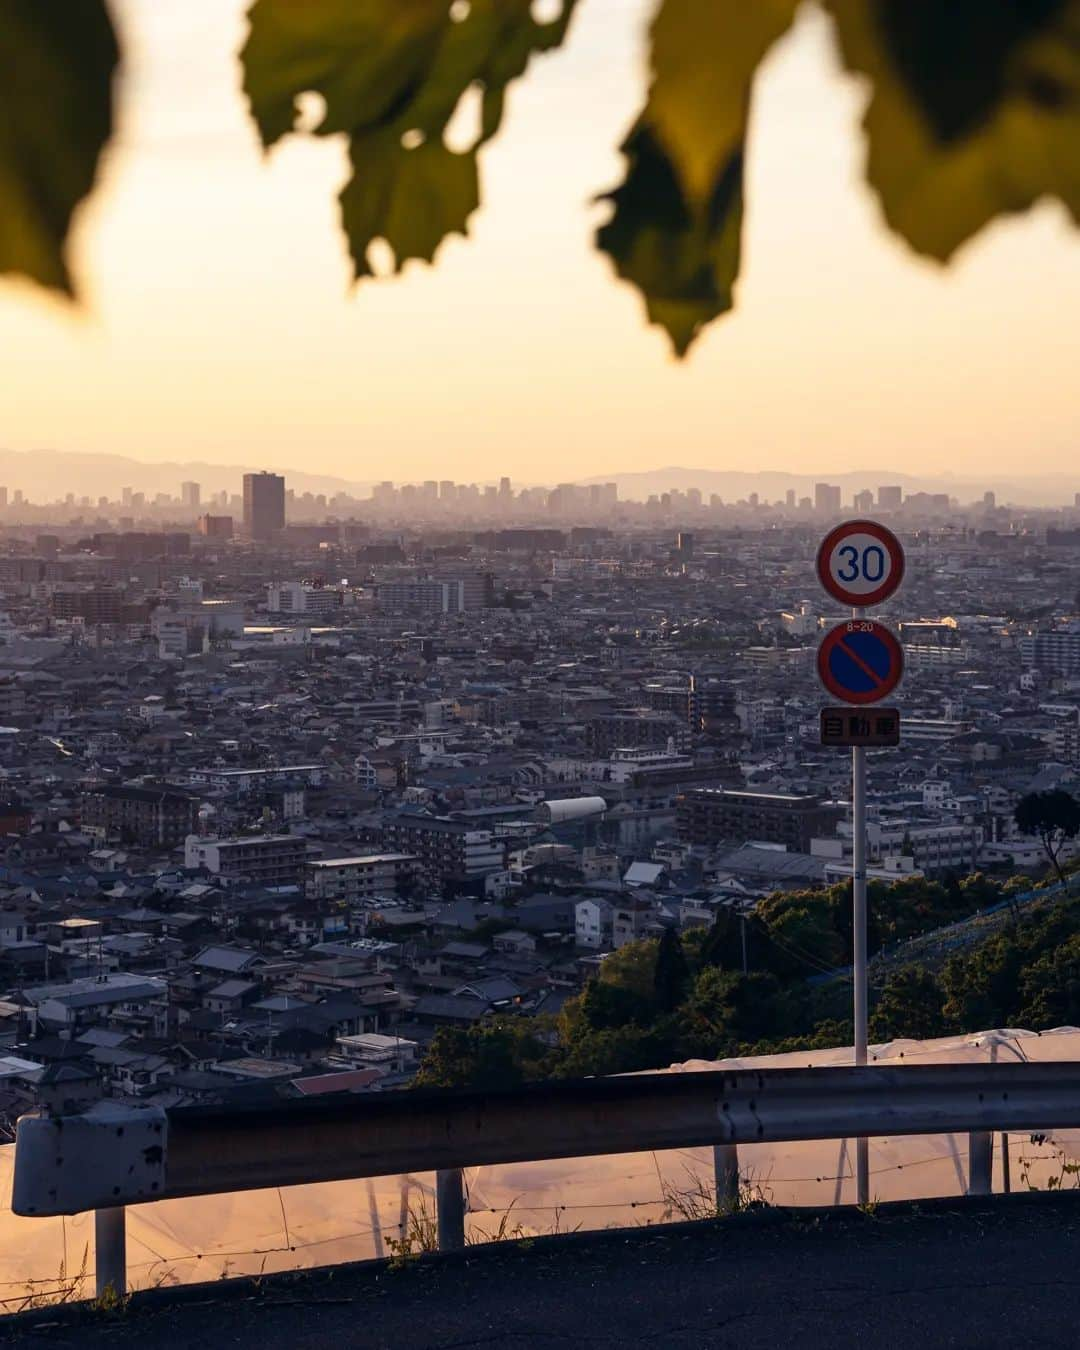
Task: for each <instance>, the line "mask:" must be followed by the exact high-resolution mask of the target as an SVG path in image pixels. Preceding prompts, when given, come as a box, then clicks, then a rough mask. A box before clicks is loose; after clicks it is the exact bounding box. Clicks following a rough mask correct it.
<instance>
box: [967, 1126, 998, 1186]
mask: <svg viewBox="0 0 1080 1350" xmlns="http://www.w3.org/2000/svg"><path fill="white" fill-rule="evenodd" d="M993 1165H994V1136H993V1135H992V1134H991V1133H990V1132H989V1130H972V1131H971V1132H970V1133H969V1134H968V1195H990V1194H992V1193H993V1189H994V1183H993V1173H992V1169H993Z"/></svg>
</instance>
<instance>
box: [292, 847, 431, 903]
mask: <svg viewBox="0 0 1080 1350" xmlns="http://www.w3.org/2000/svg"><path fill="white" fill-rule="evenodd" d="M419 861H420V860H419V859H418V858H417V856H416V855H415V854H413V853H366V854H362V855H360V856H358V857H353V858H320V859H317V860H315V861H312V862H309V863H308V864H307V865H306V866H305V868H304V891H305V894H306V895H307V897H308V899H310V900H342V901H344V902H345V903H347V904H353V903H355V902H356V901H359V900H366V899H368V898H371V897H374V896H390V895H393V894H394V893H395V892H396V891H397V890H398V889H399V888H400V887H401V886H403V885H407V884H408V883H409V882H410V881H411V880H412V879H413V877H414V876H415V875H416V871H417V868H418V866H419Z"/></svg>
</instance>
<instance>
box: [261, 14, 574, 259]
mask: <svg viewBox="0 0 1080 1350" xmlns="http://www.w3.org/2000/svg"><path fill="white" fill-rule="evenodd" d="M575 3H576V0H564V4H563V8H562V12H561V13H560V15H559V16H558V17H557V18H556V19H553V20H552V21H551V22H548V23H541V22H537V20H535V19H534V18H533V17H532V12H531V10H532V5H531V0H471V3H465V2H464V0H458V3H457V4H451V3H450V0H304V2H303V3H298V2H297V0H255V4H254V5H253V6H252V9H251V14H250V18H251V33H250V36H249V38H248V41H247V44H246V45H245V48H244V52H243V61H244V87H245V89H246V91H247V95H248V98H249V100H250V102H251V109H252V113H253V115H254V117H255V121H256V123H257V124H258V127H259V131H260V134H261V136H262V138H263V141H264V143H265V144H266V145H272V144H273V143H274V142H275V141H276V140H277V139H279V138H280V137H281V136H283V135H284V134H285V133H286V132H288V131H290V130H291V129H292V127H293V125H294V123H295V118H296V99H297V96H298V95H300V94H302V93H305V92H309V91H314V92H317V93H319V94H321V95H322V96H323V98H324V99H325V101H326V116H325V118H324V120H323V121H322V122H321V123H320V125H319V127H318V128H317V131H318V133H319V134H320V135H330V134H334V133H336V132H345V133H347V134H348V136H349V137H350V142H351V144H350V158H351V161H352V165H353V177H352V178H351V179H350V181H349V182H348V183H347V184H346V186H345V188H344V190H343V192H342V194H341V202H342V215H343V223H344V226H345V231H346V235H347V237H348V240H349V247H350V250H351V253H352V257H353V261H354V264H355V267H356V272H357V275H359V276H363V275H366V274H368V273H369V272H370V270H371V269H370V266H369V264H368V260H367V252H368V247H369V245H370V244H371V242H372V240H374V239H377V238H382V239H385V240H386V242H387V243H388V244H389V245H390V247H391V248H392V249H393V251H394V259H395V266H396V267H397V268H400V267H401V265H402V264H403V263H404V262H405V261H406V260H407V259H409V258H423V259H426V260H428V261H430V260H431V258H433V256H434V254H435V250H436V249H437V247H438V245H439V244H440V242H441V241H442V240H443V239H444V238H445V237H446V236H447V235H448V234H464V233H465V232H466V228H467V223H468V218H469V216H470V215H471V214H472V212H473V211H474V210H475V209H476V207H477V205H478V204H479V187H478V178H477V165H476V150H477V149H478V147H479V146H480V145H482V144H483V143H484V141H486V140H488V139H490V137H491V136H493V135H494V134H495V132H496V131H497V130H498V127H499V123H500V120H501V117H502V106H503V96H504V93H505V89H506V86H507V84H509V82H510V81H511V80H512V79H514V78H515V77H516V76H518V75H520V74H521V73H522V72H523V71H524V70H525V67H526V66H527V64H528V61H529V57H530V56H531V55H532V53H533V52H537V51H543V50H546V49H547V48H550V47H554V46H557V45H558V43H559V42H561V41H562V38H563V36H564V35H565V33H566V29H567V25H568V24H569V22H570V17H571V14H572V12H573V8H574V5H575ZM473 88H478V89H479V90H480V91H481V97H482V107H481V125H480V129H479V136H478V140H477V142H476V144H475V145H473V146H472V147H471V148H470V149H469V150H467V151H464V152H460V153H458V152H454V151H452V150H450V149H448V148H447V146H446V145H445V144H444V142H443V133H444V132H445V130H446V127H447V124H448V123H449V122H450V119H451V118H452V117H453V115H454V111H455V109H456V108H457V106H458V103H459V101H460V100H461V98H462V96H463V95H464V94H465V93H466V92H467V91H468V90H470V89H473Z"/></svg>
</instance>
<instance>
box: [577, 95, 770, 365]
mask: <svg viewBox="0 0 1080 1350" xmlns="http://www.w3.org/2000/svg"><path fill="white" fill-rule="evenodd" d="M623 153H624V154H625V155H626V158H627V162H628V169H627V174H626V181H625V182H624V183H623V184H622V186H621V187H619V188H616V190H615V191H614V192H613V193H611V196H610V200H611V201H612V202H614V204H615V212H614V215H613V216H612V218H611V220H610V222H609V223H608V224H607V225H604V226H603V227H602V228H601V229H600V231H599V233H598V234H597V243H598V244H599V245H600V247H601V248H602V249H603V250H604V252H605V253H608V254H610V255H611V258H612V260H613V262H614V263H615V269H616V271H617V272H618V274H619V276H620V277H622V278H623V280H624V281H630V282H633V284H634V285H635V286H636V287H637V288H638V290H640V291H641V293H642V295H643V296H644V298H645V311H646V313H647V314H648V316H649V322H650V323H655V324H659V325H660V327H662V328H664V329H666V331H667V334H668V336H669V337H670V339H671V344H672V346H673V347H674V349H675V352H676V355H678V356H684V355H685V354H686V352H687V351H688V349H689V347H690V344H691V343H692V342H693V340H694V338H695V337H696V336H697V335H698V333H699V332H700V330H701V328H702V326H703V325H704V324H706V323H708V322H709V321H710V320H711V319H715V318H716V316H717V315H718V314H723V313H724V311H725V310H728V309H730V308H731V305H732V287H733V285H734V282H735V278H736V277H737V275H738V272H739V250H740V236H741V233H742V172H743V165H742V153H741V151H737V152H736V154H735V155H733V156H732V157H731V158H730V159H729V160H728V164H727V169H726V171H725V172H724V173H723V174H722V175H721V177H720V178H719V180H718V181H717V183H716V185H715V188H714V191H713V195H712V197H711V199H710V200H709V202H707V203H705V204H704V205H702V206H698V205H696V204H691V203H690V202H688V200H687V198H686V195H685V193H684V192H683V190H682V187H681V184H680V182H679V179H678V177H677V175H676V173H675V169H674V166H673V164H672V162H671V160H670V159H669V158H668V156H667V155H666V153H665V152H664V149H663V147H662V146H661V145H660V144H659V143H658V142H657V140H656V138H655V136H654V134H653V132H652V130H651V129H650V127H649V126H648V125H647V124H646V123H645V122H644V121H642V122H641V123H639V124H638V126H637V127H636V128H635V129H634V131H633V132H632V133H631V135H630V138H629V140H628V141H627V143H626V145H625V146H624V147H623Z"/></svg>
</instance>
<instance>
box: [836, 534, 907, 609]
mask: <svg viewBox="0 0 1080 1350" xmlns="http://www.w3.org/2000/svg"><path fill="white" fill-rule="evenodd" d="M817 571H818V577H819V579H820V581H821V584H822V586H824V588H825V590H826V591H828V593H829V594H830V595H831V596H832V597H833V599H834V600H839V601H840V602H841V603H842V604H846V605H852V606H854V607H855V608H864V607H866V606H868V605H876V604H879V603H880V602H881V601H882V600H885V599H887V598H888V597H889V596H890V595H892V594H893V592H894V591H895V590H896V589H897V587H898V586H899V585H900V583H901V581H902V580H903V579H904V550H903V548H902V547H901V545H900V541H899V540H898V539H897V537H896V535H895V534H893V532H892V530H887V529H886V528H885V526H884V525H879V524H878V523H877V521H876V520H848V521H845V522H844V524H843V525H837V527H836V528H835V529H834V530H830V531H829V533H828V534H827V535H826V536H825V538H824V539H823V540H822V541H821V547H820V548H819V549H818V556H817Z"/></svg>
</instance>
